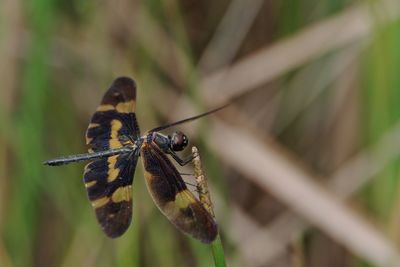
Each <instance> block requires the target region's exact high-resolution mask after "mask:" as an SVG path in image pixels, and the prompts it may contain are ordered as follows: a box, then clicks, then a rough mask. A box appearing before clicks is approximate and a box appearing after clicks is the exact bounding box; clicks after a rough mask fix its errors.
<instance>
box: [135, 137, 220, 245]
mask: <svg viewBox="0 0 400 267" xmlns="http://www.w3.org/2000/svg"><path fill="white" fill-rule="evenodd" d="M141 156H142V162H143V167H144V170H145V172H144V173H145V178H146V183H147V187H148V189H149V192H150V194H151V196H152V198H153V200H154V202H155V203H156V205H157V207H158V208H159V209H160V210H161V212H162V213H163V214H164V215H165V216H166V217H167V218H168V220H170V221H171V222H172V223H173V224H174V225H175V226H176V227H177V228H178V229H179V230H181V231H182V232H184V233H186V234H188V235H191V236H192V237H194V238H196V239H198V240H200V241H202V242H204V243H211V242H212V241H213V240H214V239H215V237H216V235H217V231H218V230H217V225H216V223H215V221H214V219H213V217H212V216H211V215H210V214H209V213H208V212H207V211H206V209H205V208H204V207H203V205H202V204H201V203H200V202H199V201H198V200H197V199H196V197H195V196H194V195H193V194H192V193H191V192H190V191H189V190H188V189H187V187H186V185H185V183H184V181H183V180H182V177H181V176H180V174H179V172H178V171H177V170H176V168H175V166H174V165H173V164H172V163H171V161H170V160H169V159H168V158H167V156H166V155H165V154H164V153H163V152H162V151H161V150H160V148H159V147H158V146H157V144H155V143H154V142H153V143H147V142H145V143H143V145H142V147H141Z"/></svg>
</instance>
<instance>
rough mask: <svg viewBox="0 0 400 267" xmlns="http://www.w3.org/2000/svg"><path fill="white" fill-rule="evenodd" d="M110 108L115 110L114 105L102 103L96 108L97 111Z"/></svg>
mask: <svg viewBox="0 0 400 267" xmlns="http://www.w3.org/2000/svg"><path fill="white" fill-rule="evenodd" d="M109 110H114V106H113V105H109V104H106V105H100V106H99V107H98V108H97V109H96V112H98V111H100V112H103V111H109Z"/></svg>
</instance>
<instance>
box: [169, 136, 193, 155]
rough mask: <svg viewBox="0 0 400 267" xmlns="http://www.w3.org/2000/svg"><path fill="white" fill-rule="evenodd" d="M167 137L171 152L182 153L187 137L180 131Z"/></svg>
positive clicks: (187, 141)
mask: <svg viewBox="0 0 400 267" xmlns="http://www.w3.org/2000/svg"><path fill="white" fill-rule="evenodd" d="M168 137H169V139H170V142H169V147H170V148H171V149H172V150H173V151H182V150H184V149H185V147H186V146H187V145H188V143H189V139H188V138H187V136H186V135H185V134H184V133H182V132H180V131H176V132H174V133H173V134H172V135H170V136H168Z"/></svg>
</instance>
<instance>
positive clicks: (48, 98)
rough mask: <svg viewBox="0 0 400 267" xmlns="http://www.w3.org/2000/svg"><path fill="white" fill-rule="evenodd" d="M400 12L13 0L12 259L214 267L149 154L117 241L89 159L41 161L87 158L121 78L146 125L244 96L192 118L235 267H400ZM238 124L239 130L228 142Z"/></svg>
mask: <svg viewBox="0 0 400 267" xmlns="http://www.w3.org/2000/svg"><path fill="white" fill-rule="evenodd" d="M399 18H400V5H399V3H398V1H397V0H393V1H390V0H374V1H372V0H370V1H351V0H327V1H315V0H302V1H300V0H293V1H267V0H264V1H262V0H253V1H243V0H231V1H227V0H222V1H209V0H206V1H194V0H185V1H176V0H170V1H164V0H149V1H134V0H133V1H129V0H117V1H107V0H101V1H78V0H70V1H66V0H33V1H21V0H1V1H0V62H1V64H0V81H1V82H0V266H2V267H14V266H15V267H25V266H27V267H29V266H40V267H42V266H43V267H50V266H63V267H69V266H124V267H125V266H212V264H213V263H212V255H211V252H210V249H209V247H208V246H206V245H203V244H200V243H198V242H197V241H193V240H190V239H189V238H188V237H186V236H183V235H182V234H181V233H179V232H178V231H177V230H176V229H175V228H174V227H173V226H172V225H171V224H170V223H169V222H168V221H167V220H166V218H165V217H164V216H163V215H162V214H161V213H160V212H159V211H158V210H157V208H156V207H155V206H154V204H153V203H152V200H151V199H150V197H149V195H148V193H147V189H146V188H145V184H144V182H143V178H142V177H143V175H142V169H141V166H140V164H138V166H139V167H138V169H137V170H136V175H135V179H134V189H133V196H134V214H133V223H132V225H131V227H130V229H129V230H128V231H127V233H126V234H125V235H124V236H122V237H121V238H119V239H116V240H110V239H108V238H106V237H105V236H104V234H103V233H102V232H101V229H100V227H99V226H98V225H97V223H96V219H95V216H94V212H93V211H92V209H91V207H90V204H89V202H88V201H87V199H86V192H85V188H84V186H83V183H82V172H83V166H84V163H78V164H73V165H68V166H63V167H59V168H50V167H45V166H43V165H42V161H44V160H45V159H48V158H52V157H55V156H60V155H67V154H76V153H83V152H85V151H86V149H87V148H86V147H85V144H84V133H85V130H86V127H87V124H88V122H89V120H90V117H91V114H92V113H93V111H94V110H95V109H96V106H97V105H98V104H99V102H100V99H101V97H102V94H103V93H104V92H105V90H106V89H107V88H108V87H109V85H110V84H111V82H112V80H113V79H114V78H116V77H118V76H122V75H125V76H130V77H133V78H134V79H135V80H136V81H137V84H138V103H137V109H136V113H137V117H138V121H139V124H140V127H141V129H142V132H144V131H146V130H147V129H151V128H153V127H156V126H159V125H162V124H163V123H166V122H171V121H173V120H176V119H182V118H185V117H189V116H191V115H193V114H196V113H198V112H201V111H204V110H207V109H211V108H214V107H216V106H219V105H222V104H223V103H225V102H233V105H232V106H231V107H228V108H227V109H226V110H224V111H221V112H220V114H217V115H213V117H216V119H215V120H213V122H210V121H208V119H204V120H202V123H200V124H199V125H197V126H198V127H195V128H194V126H193V125H192V124H190V125H185V129H187V130H188V132H189V133H190V136H189V138H190V139H191V142H192V143H191V144H192V145H193V144H195V145H197V146H199V147H200V151H201V153H202V159H203V164H204V166H205V169H206V171H207V176H208V178H209V180H210V184H211V190H212V193H213V196H212V198H213V199H214V202H215V205H216V213H217V220H218V222H219V225H220V230H221V235H222V239H223V243H224V247H225V250H226V257H227V261H228V265H229V266H268V267H270V266H271V267H272V266H324V267H325V266H399V262H400V261H399V256H398V253H399V247H398V245H399V243H400V197H399V196H400V187H399V186H400V185H399V175H400V173H399V171H400V168H399V156H400V155H399V154H400V130H399V127H400V126H399V124H398V122H399V118H400V105H399V104H398V103H399V102H400V75H399V70H400V19H399ZM218 125H229V128H223V129H225V132H224V130H217V129H215V127H214V126H218ZM227 129H231V130H227ZM232 133H233V134H235V133H244V135H243V136H244V137H245V138H236V139H235V138H234V137H232V138H233V139H229V138H228V137H227V138H226V140H234V141H235V142H231V143H228V144H225V147H224V145H222V143H223V142H222V141H223V140H224V136H225V134H226V135H227V136H228V135H229V134H232ZM218 138H222V139H218ZM213 140H214V141H213ZM215 140H220V141H219V142H217V141H215ZM252 142H255V144H257V145H258V150H257V152H259V153H260V155H258V154H257V155H256V154H255V153H248V152H249V151H252V150H248V148H249V147H251V144H253V143H252ZM218 144H220V145H219V146H218ZM228 148H229V149H231V148H234V149H235V151H238V152H239V153H238V154H239V155H238V156H236V154H232V153H227V152H226V150H227V149H228ZM187 153H189V152H186V154H185V155H187ZM224 153H226V154H228V155H226V154H224ZM240 153H241V154H240ZM268 153H269V154H268ZM224 155H225V156H224ZM267 155H272V158H271V159H273V160H276V162H278V163H277V164H273V166H275V167H276V168H277V171H276V172H273V171H272V170H271V168H267V166H264V165H263V164H259V162H260V161H258V159H260V157H261V158H262V157H263V156H267ZM267 162H271V161H267ZM281 163H282V164H281ZM246 164H247V165H246ZM280 166H283V167H282V169H281V171H282V173H286V172H285V171H286V170H294V171H293V172H291V174H290V175H289V176H290V177H291V178H293V179H296V181H299V183H300V184H301V185H304V186H305V187H304V188H306V190H310V191H309V192H310V194H306V195H304V197H302V196H303V195H302V194H303V193H302V192H307V191H301V188H302V187H301V186H294V185H293V184H291V183H287V181H289V180H285V179H283V177H280V175H279V174H280V171H279V168H280ZM263 168H265V169H263ZM253 170H255V171H253ZM274 170H275V169H274ZM186 171H189V172H190V168H189V169H186ZM303 173H304V174H305V177H306V179H303V178H304V177H303V176H301V175H302V174H303ZM300 176H301V177H300ZM185 179H186V178H185ZM190 179H191V178H190V177H189V178H188V180H190ZM192 182H193V180H192ZM264 182H265V183H264ZM285 183H286V184H285ZM272 184H274V185H276V187H269V186H268V185H272ZM294 195H296V196H300V197H296V198H293V199H292V198H291V196H294ZM319 197H321V198H319ZM321 199H322V200H324V201H325V200H326V201H327V202H326V203H333V204H332V205H333V206H329V207H331V208H332V210H330V208H324V207H325V206H323V205H322V204H321V203H322V202H323V201H322V202H319V201H318V200H321ZM345 199H346V201H345V202H344V200H345ZM299 203H300V204H299ZM323 203H325V202H323ZM303 204H304V205H303ZM320 204H321V205H320ZM309 211H315V213H311V212H309ZM336 211H337V212H338V214H339V215H340V216H344V217H343V218H344V219H343V220H342V219H339V218H342V217H340V216H339V215H338V217H336V216H335V214H336V213H335V212H336ZM324 212H325V213H324ZM327 216H328V217H327ZM330 216H331V217H330ZM346 216H347V217H346ZM324 218H325V219H324ZM326 218H327V219H326ZM284 222H286V224H285V223H284ZM338 225H339V227H338ZM352 227H354V229H360V232H357V233H355V232H353V231H352V230H351V229H353V228H352ZM332 229H336V230H332ZM353 235H354V236H353ZM371 240H372V241H371ZM369 251H372V252H374V251H375V253H372V252H371V253H369Z"/></svg>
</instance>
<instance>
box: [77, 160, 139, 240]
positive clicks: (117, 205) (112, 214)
mask: <svg viewBox="0 0 400 267" xmlns="http://www.w3.org/2000/svg"><path fill="white" fill-rule="evenodd" d="M137 159H138V155H137V154H134V152H132V153H129V154H119V155H115V156H111V157H108V158H102V159H98V160H96V161H93V162H91V163H89V164H88V165H86V167H85V172H84V182H85V187H86V190H87V193H88V197H89V200H90V202H91V203H92V206H93V208H94V210H95V212H96V217H97V221H98V222H99V224H100V225H101V226H102V229H103V231H104V232H105V233H106V234H107V236H109V237H112V238H115V237H118V236H120V235H122V234H123V233H124V232H125V231H126V230H127V229H128V227H129V225H130V223H131V218H132V181H133V175H134V173H135V168H136V163H137Z"/></svg>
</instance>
